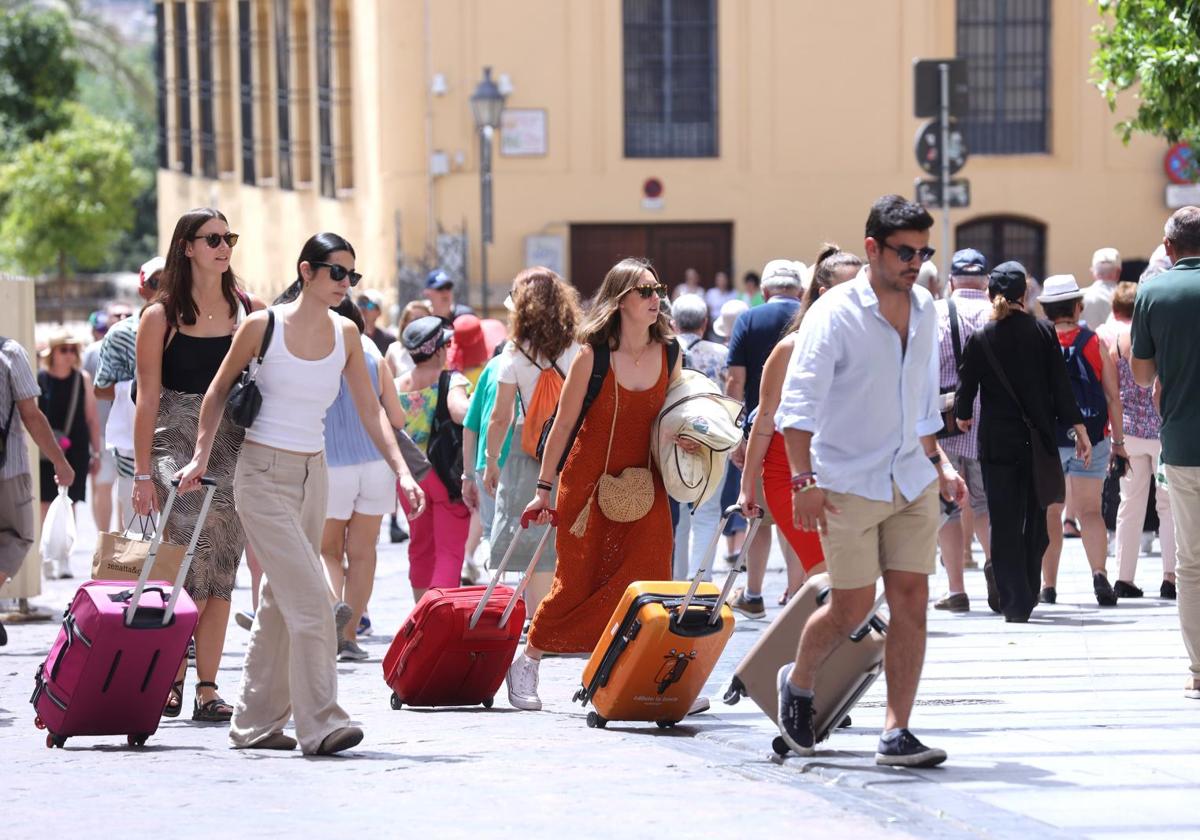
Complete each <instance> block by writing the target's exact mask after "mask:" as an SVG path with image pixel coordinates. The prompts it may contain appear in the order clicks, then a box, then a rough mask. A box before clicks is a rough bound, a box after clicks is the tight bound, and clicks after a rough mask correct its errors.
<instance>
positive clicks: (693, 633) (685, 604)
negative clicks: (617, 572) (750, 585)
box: [575, 505, 761, 728]
mask: <svg viewBox="0 0 1200 840" xmlns="http://www.w3.org/2000/svg"><path fill="white" fill-rule="evenodd" d="M737 510H738V507H737V506H736V505H734V506H732V507H730V508H729V509H728V510H726V511H725V515H724V516H723V517H722V519H721V524H722V526H723V525H724V522H725V518H726V517H728V516H729V514H730V513H732V512H736V511H737ZM760 522H761V520H760V519H756V520H755V521H754V524H753V525H751V530H750V533H749V534H747V535H746V542H745V544H744V545H747V546H748V545H750V543H751V541H752V540H753V539H754V532H755V531H756V530H757V529H758V526H759V523H760ZM720 537H721V528H718V529H717V532H716V537H715V538H714V539H713V542H712V544H711V545H710V546H709V551H708V554H707V557H706V558H705V561H704V563H703V564H701V567H700V569H699V570H698V571H697V572H696V577H695V578H694V579H693V580H692V581H691V582H690V583H687V582H681V583H676V582H674V581H638V582H636V583H632V584H630V585H629V588H628V589H626V590H625V595H624V597H622V598H621V602H620V603H619V604H618V605H617V608H616V610H615V611H614V612H613V615H612V618H611V619H609V623H608V628H609V629H608V632H607V633H605V634H604V636H603V637H602V638H601V640H600V642H599V644H597V645H596V649H595V650H594V651H593V652H592V657H591V659H589V660H588V663H587V666H586V667H585V668H584V669H583V681H582V682H583V684H582V686H581V687H580V689H579V691H577V692H576V693H575V699H576V700H578V701H580V702H581V703H583V704H584V705H585V706H586V705H587V704H588V703H589V702H590V703H591V704H592V705H593V706H594V707H595V711H592V712H589V713H588V716H587V724H588V726H590V727H592V728H603V727H604V725H605V724H606V723H608V722H609V721H610V720H631V721H654V722H655V723H657V724H658V725H659V726H660V727H663V728H667V727H670V726H674V725H675V724H677V723H679V721H681V720H683V719H684V718H685V717H686V716H687V714H688V711H689V710H690V709H691V707H692V704H693V703H694V702H695V701H696V698H697V697H699V696H700V692H701V690H702V689H703V688H704V684H705V682H707V681H708V677H709V675H710V674H711V673H712V670H713V668H714V667H715V666H716V664H717V660H718V659H719V658H720V656H721V653H722V651H724V650H725V643H726V642H728V641H729V636H730V634H732V633H733V625H734V620H733V611H732V610H730V609H729V607H728V605H727V604H726V603H725V601H726V599H727V598H728V597H729V592H730V590H731V589H732V588H733V582H734V580H736V578H737V574H738V572H739V571H741V570H742V569H743V568H745V567H744V566H743V565H742V563H743V559H744V558H743V557H739V558H738V563H736V564H734V568H733V569H731V570H730V572H729V576H728V577H727V578H726V579H725V585H724V586H723V587H722V589H721V590H720V591H718V590H717V587H716V586H714V585H713V584H711V583H708V582H704V581H703V578H704V573H705V570H706V569H707V568H708V567H709V566H710V565H711V564H712V561H713V556H714V555H715V553H716V546H717V543H718V542H719V540H720ZM744 553H745V549H744V548H743V555H744Z"/></svg>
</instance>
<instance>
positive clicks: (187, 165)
mask: <svg viewBox="0 0 1200 840" xmlns="http://www.w3.org/2000/svg"><path fill="white" fill-rule="evenodd" d="M188 65H189V62H188V11H187V3H185V2H182V0H176V3H175V110H176V119H175V124H176V126H177V127H178V143H179V145H178V154H179V166H180V169H182V170H183V172H184V173H186V174H188V175H191V174H192V98H191V74H190V72H189V67H188Z"/></svg>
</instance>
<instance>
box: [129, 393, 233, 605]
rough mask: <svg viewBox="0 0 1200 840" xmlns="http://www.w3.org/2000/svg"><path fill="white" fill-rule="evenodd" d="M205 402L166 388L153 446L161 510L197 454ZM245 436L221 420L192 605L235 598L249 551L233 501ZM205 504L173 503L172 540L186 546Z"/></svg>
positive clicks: (193, 498)
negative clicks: (236, 581)
mask: <svg viewBox="0 0 1200 840" xmlns="http://www.w3.org/2000/svg"><path fill="white" fill-rule="evenodd" d="M203 400H204V395H203V394H184V393H181V392H179V391H172V390H170V389H168V388H163V389H162V397H161V398H160V399H159V403H158V420H157V422H156V423H155V429H154V443H153V445H152V447H151V460H152V463H153V465H154V470H153V472H154V489H155V491H156V492H157V494H158V504H159V509H160V510H161V509H162V506H163V505H164V504H166V500H167V493H168V491H169V490H170V488H171V479H172V478H173V477H174V475H175V473H176V472H178V471H179V470H180V469H182V468H183V467H185V466H187V464H188V463H189V462H190V461H191V460H192V455H193V454H194V453H195V450H196V434H197V431H198V426H199V419H200V403H201V402H202V401H203ZM244 436H245V431H244V430H243V429H241V428H240V427H239V426H235V425H234V424H233V423H231V422H230V421H229V417H228V415H225V416H223V417H222V418H221V425H220V427H219V428H218V429H217V436H216V439H215V440H214V441H213V447H212V455H210V456H209V459H208V472H207V473H206V475H207V476H208V477H209V478H211V479H214V480H216V482H217V492H216V494H215V495H214V496H213V501H212V506H211V507H209V509H208V517H207V518H206V519H205V520H204V528H203V530H202V531H201V532H200V540H199V542H197V543H196V554H195V557H194V558H193V560H192V566H191V569H189V570H188V574H187V580H186V581H185V583H184V588H185V589H187V593H188V595H190V596H192V600H193V601H204V600H207V599H209V598H220V599H222V600H225V601H228V600H231V598H232V595H233V581H234V578H235V577H236V576H237V568H238V562H239V561H240V560H241V558H242V551H243V550H244V549H245V547H246V534H245V532H244V531H243V530H242V522H241V520H240V519H239V518H238V515H237V510H236V509H235V507H234V503H233V470H234V467H235V466H237V459H238V453H239V452H241V449H242V439H243V437H244ZM203 501H204V494H203V493H201V492H199V491H196V492H193V493H185V494H183V495H181V496H179V497H177V498H176V499H175V507H174V508H173V509H172V510H171V520H170V521H169V522H168V523H167V533H166V539H167V541H168V542H173V543H177V544H179V545H187V544H188V542H189V541H190V540H191V538H192V531H193V530H194V529H195V527H196V518H197V517H198V516H199V515H200V504H201V502H203Z"/></svg>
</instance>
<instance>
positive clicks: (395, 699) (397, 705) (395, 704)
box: [392, 691, 404, 712]
mask: <svg viewBox="0 0 1200 840" xmlns="http://www.w3.org/2000/svg"><path fill="white" fill-rule="evenodd" d="M403 706H404V702H403V701H402V700H401V699H400V696H399V695H398V694H396V692H394V691H393V692H392V708H393V709H394V710H396V711H397V712H398V711H400V709H401V708H402V707H403Z"/></svg>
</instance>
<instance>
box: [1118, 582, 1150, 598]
mask: <svg viewBox="0 0 1200 840" xmlns="http://www.w3.org/2000/svg"><path fill="white" fill-rule="evenodd" d="M1113 594H1114V595H1116V596H1117V597H1118V598H1141V597H1142V596H1143V595H1145V594H1146V593H1145V592H1143V591H1142V590H1141V589H1140V588H1138V587H1136V586H1134V585H1133V584H1132V583H1126V582H1125V581H1123V580H1118V581H1117V582H1116V583H1115V584H1113Z"/></svg>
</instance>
